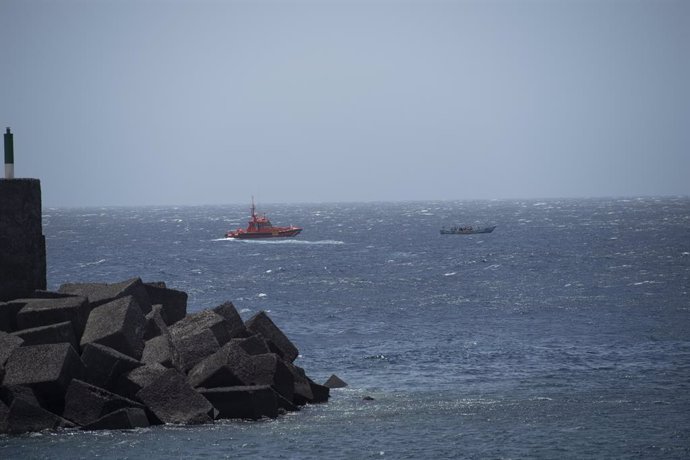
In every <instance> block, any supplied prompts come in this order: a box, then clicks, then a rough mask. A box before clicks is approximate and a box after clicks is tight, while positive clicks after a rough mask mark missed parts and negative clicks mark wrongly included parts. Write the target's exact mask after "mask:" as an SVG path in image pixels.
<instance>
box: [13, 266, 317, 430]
mask: <svg viewBox="0 0 690 460" xmlns="http://www.w3.org/2000/svg"><path fill="white" fill-rule="evenodd" d="M35 294H36V296H37V297H36V298H32V297H25V298H21V299H18V300H17V299H9V300H8V301H6V302H2V303H0V433H22V432H27V431H34V430H43V429H55V428H67V427H78V428H81V429H90V430H91V429H93V430H95V429H131V428H137V427H144V426H149V425H150V424H161V423H166V424H167V423H172V424H198V423H210V422H213V420H215V419H217V418H247V419H257V418H261V417H277V416H278V415H280V414H281V413H284V412H285V411H292V410H298V409H299V406H300V405H303V404H307V403H316V402H324V401H326V400H327V399H328V391H329V389H328V387H327V386H322V385H319V384H316V383H314V382H313V381H312V380H311V379H309V378H308V377H307V376H306V374H305V372H304V370H303V369H301V368H299V367H298V366H296V365H295V364H294V363H293V361H294V360H295V359H296V358H297V356H298V352H297V348H296V347H295V346H294V344H292V342H290V340H289V339H288V338H287V337H286V336H285V334H283V332H282V331H281V330H280V329H279V328H278V327H277V326H276V325H275V324H274V323H273V321H272V320H271V319H270V318H269V317H268V315H266V314H265V313H264V312H261V313H259V314H257V315H255V316H254V317H253V318H252V319H250V320H249V321H247V322H246V323H245V322H244V321H242V319H241V318H240V315H239V314H238V312H237V310H236V309H235V307H234V305H233V304H232V303H230V302H226V303H224V304H221V305H219V306H217V307H215V308H212V309H209V310H204V311H200V312H198V313H194V314H189V315H187V314H186V309H187V295H186V294H185V293H183V292H181V291H176V290H173V289H169V288H167V287H166V286H165V284H163V283H143V282H142V281H141V280H140V279H139V278H134V279H132V280H127V281H124V282H121V283H113V284H107V283H79V284H66V285H63V286H61V288H60V291H59V292H49V291H43V290H38V291H36V292H35ZM152 302H153V303H152Z"/></svg>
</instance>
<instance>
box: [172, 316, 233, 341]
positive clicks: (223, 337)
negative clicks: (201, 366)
mask: <svg viewBox="0 0 690 460" xmlns="http://www.w3.org/2000/svg"><path fill="white" fill-rule="evenodd" d="M203 328H206V329H210V330H211V332H213V335H214V336H215V337H216V341H217V342H218V345H219V346H221V347H222V346H223V345H225V344H226V343H228V342H229V341H230V339H231V338H232V334H231V332H232V331H231V328H230V324H229V323H228V322H227V321H226V320H225V318H224V317H223V316H221V315H219V314H218V313H216V312H214V311H211V310H204V311H200V312H198V313H193V314H191V315H187V316H186V317H185V318H183V319H181V320H180V321H178V322H177V323H175V324H174V325H172V326H171V327H170V329H169V330H170V333H171V334H172V335H173V336H185V335H189V334H193V333H195V331H198V330H200V329H203Z"/></svg>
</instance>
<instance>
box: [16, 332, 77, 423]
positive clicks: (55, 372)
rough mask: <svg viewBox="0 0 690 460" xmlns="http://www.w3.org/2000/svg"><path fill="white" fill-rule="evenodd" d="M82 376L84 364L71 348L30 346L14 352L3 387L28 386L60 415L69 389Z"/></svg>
mask: <svg viewBox="0 0 690 460" xmlns="http://www.w3.org/2000/svg"><path fill="white" fill-rule="evenodd" d="M83 372H84V364H83V363H82V361H81V359H80V358H79V355H78V354H77V352H76V351H74V348H72V346H71V345H70V344H68V343H55V344H47V345H31V346H27V347H19V348H17V349H15V350H14V351H13V352H12V354H11V355H10V357H9V359H8V360H7V364H6V375H5V380H4V381H3V385H6V386H11V385H25V386H28V387H30V388H31V389H32V390H33V391H34V393H35V394H36V397H37V398H38V399H39V400H40V401H41V405H42V406H43V407H46V408H49V409H54V410H55V412H56V413H60V410H61V406H62V403H63V396H64V394H65V391H67V386H68V385H69V383H70V382H71V381H72V378H81V376H82V374H83Z"/></svg>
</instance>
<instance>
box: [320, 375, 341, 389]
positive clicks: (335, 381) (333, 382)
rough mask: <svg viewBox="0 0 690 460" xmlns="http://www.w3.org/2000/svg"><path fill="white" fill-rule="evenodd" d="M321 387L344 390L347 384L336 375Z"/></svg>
mask: <svg viewBox="0 0 690 460" xmlns="http://www.w3.org/2000/svg"><path fill="white" fill-rule="evenodd" d="M323 385H324V386H326V387H328V388H345V387H346V386H347V383H346V382H345V381H344V380H342V379H341V378H340V377H338V376H337V375H335V374H332V375H331V376H330V377H328V380H326V382H325V383H324V384H323Z"/></svg>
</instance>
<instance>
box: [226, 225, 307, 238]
mask: <svg viewBox="0 0 690 460" xmlns="http://www.w3.org/2000/svg"><path fill="white" fill-rule="evenodd" d="M301 231H302V229H301V228H290V229H285V230H275V229H274V230H272V231H270V232H246V231H237V232H228V233H227V234H226V235H225V237H226V238H234V239H238V240H257V239H265V238H291V237H293V236H297V235H299V233H300V232H301Z"/></svg>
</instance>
